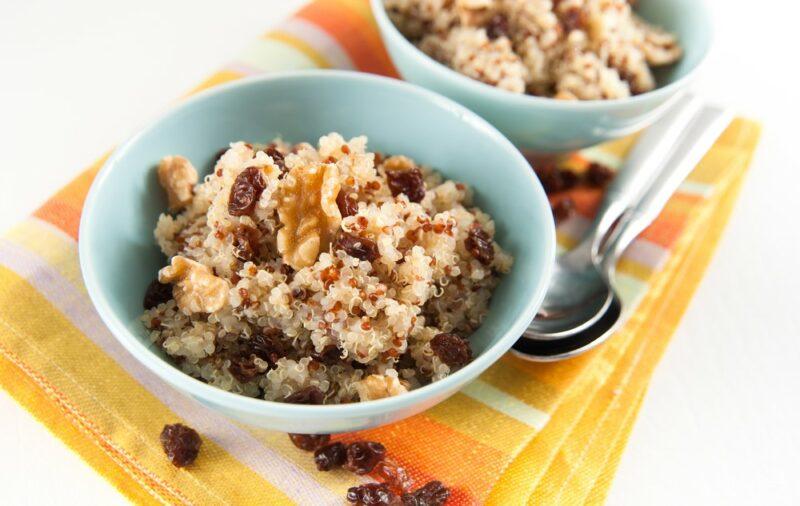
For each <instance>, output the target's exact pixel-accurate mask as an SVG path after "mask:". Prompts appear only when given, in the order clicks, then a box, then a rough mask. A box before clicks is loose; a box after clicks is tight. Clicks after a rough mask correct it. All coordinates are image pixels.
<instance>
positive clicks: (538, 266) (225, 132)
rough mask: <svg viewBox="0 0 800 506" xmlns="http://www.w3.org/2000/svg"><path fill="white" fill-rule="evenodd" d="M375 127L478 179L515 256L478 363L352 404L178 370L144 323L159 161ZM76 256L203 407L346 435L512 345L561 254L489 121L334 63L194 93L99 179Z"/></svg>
mask: <svg viewBox="0 0 800 506" xmlns="http://www.w3.org/2000/svg"><path fill="white" fill-rule="evenodd" d="M332 131H338V132H340V133H341V134H343V135H344V136H345V137H348V136H355V135H360V134H365V135H368V136H369V146H370V148H371V149H373V150H380V151H384V152H389V153H403V154H407V155H409V156H411V157H413V158H415V159H416V160H419V161H420V162H424V163H426V164H430V165H432V166H433V167H435V168H436V169H438V170H440V171H441V172H442V173H443V174H444V175H445V176H447V177H449V178H454V179H458V180H461V181H464V182H466V183H468V184H470V185H471V186H472V187H473V188H474V189H475V194H476V197H475V201H476V204H477V205H478V206H480V207H481V208H483V209H484V210H485V211H487V212H489V213H490V214H491V215H492V216H493V217H494V219H495V221H496V223H497V240H498V241H499V242H500V244H502V245H503V246H504V247H505V248H506V249H507V250H509V251H510V252H511V254H512V255H513V256H514V257H515V262H514V267H513V269H512V271H511V273H510V274H508V275H506V276H505V277H504V278H503V280H502V282H501V284H500V286H499V287H498V289H497V291H496V292H495V294H494V299H493V300H492V304H491V309H490V312H489V315H488V316H487V318H486V321H485V322H484V324H483V325H482V326H481V328H480V329H479V330H478V331H477V332H476V333H475V334H474V335H473V336H472V338H471V340H472V344H473V347H474V350H475V352H476V358H475V360H474V361H473V362H472V363H471V364H469V365H467V366H466V367H464V368H463V369H461V370H459V371H458V372H456V373H455V374H452V375H451V376H449V377H448V378H445V379H444V380H442V381H438V382H436V383H433V384H431V385H428V386H425V387H423V388H420V389H417V390H414V391H412V392H410V393H408V394H405V395H401V396H398V397H393V398H390V399H382V400H377V401H369V402H363V403H356V404H343V405H332V406H302V405H293V404H282V403H276V402H268V401H264V400H259V399H251V398H248V397H243V396H240V395H235V394H232V393H229V392H225V391H223V390H219V389H217V388H215V387H212V386H209V385H207V384H205V383H202V382H200V381H198V380H196V379H194V378H192V377H190V376H188V375H186V374H184V373H182V372H181V371H180V370H179V369H177V368H176V367H174V366H173V365H172V364H171V363H170V362H169V361H168V360H167V359H166V357H165V355H164V354H163V353H162V352H161V351H160V350H159V349H158V348H157V347H154V346H153V345H151V343H150V341H149V339H148V336H147V333H146V332H145V330H144V328H143V327H142V325H141V323H140V322H139V316H140V314H141V313H142V296H143V294H144V290H145V287H146V286H147V284H148V283H149V282H150V281H151V280H152V279H153V278H154V277H155V275H156V272H157V271H158V269H159V268H160V267H162V266H163V265H165V263H166V259H165V258H164V256H163V255H162V254H161V253H160V251H159V250H158V248H157V247H156V245H155V242H154V239H153V227H154V226H155V222H156V218H157V217H158V215H159V213H161V212H162V211H164V209H166V204H167V203H166V199H165V196H164V192H163V190H162V189H161V188H160V187H159V185H158V182H157V180H156V173H155V166H156V164H157V163H158V161H159V159H160V158H161V157H163V156H165V155H169V154H181V155H184V156H186V157H188V158H189V159H190V160H192V161H193V162H194V164H195V165H196V166H197V167H198V168H204V169H207V170H209V171H210V168H211V164H212V160H213V158H214V154H215V153H216V152H217V150H219V149H220V147H222V146H226V145H227V144H228V143H229V142H231V141H234V140H239V139H246V140H252V141H267V140H269V139H272V138H273V137H275V136H277V135H281V136H283V137H284V138H285V139H287V140H289V141H304V140H308V141H312V142H316V140H317V139H318V138H319V137H320V136H322V135H324V134H326V133H329V132H332ZM79 253H80V261H81V269H82V271H83V277H84V281H85V283H86V287H87V289H88V291H89V295H90V296H91V298H92V301H93V302H94V304H95V307H96V308H97V311H98V312H99V313H100V316H101V317H102V319H103V321H104V322H105V323H106V325H108V327H109V329H111V332H112V333H113V334H114V335H115V336H116V338H117V339H119V341H120V342H121V343H122V344H123V345H124V346H125V348H127V349H128V351H130V353H132V354H133V355H134V356H135V357H136V358H137V359H138V360H139V361H140V362H141V363H142V364H144V365H145V366H147V367H148V368H149V369H150V370H152V371H153V372H154V373H155V374H157V375H158V376H160V377H161V378H162V379H163V380H165V381H166V382H168V383H170V384H171V385H172V386H174V387H175V388H177V389H178V390H180V391H182V392H184V393H186V394H188V395H191V396H192V397H194V398H195V399H197V400H198V401H200V402H201V403H203V404H205V405H206V406H208V407H210V408H212V409H215V410H218V411H220V412H222V413H224V414H226V415H228V416H230V417H233V418H236V419H238V420H241V421H244V422H246V423H250V424H253V425H257V426H261V427H265V428H269V429H276V430H281V431H286V432H304V433H320V432H326V433H327V432H342V431H352V430H358V429H363V428H367V427H371V426H375V425H379V424H385V423H389V422H392V421H395V420H398V419H400V418H404V417H407V416H410V415H413V414H416V413H419V412H421V411H423V410H425V409H428V408H430V407H431V406H433V405H434V404H436V403H438V402H440V401H442V400H444V399H445V398H447V397H448V396H449V395H452V394H453V393H454V392H456V391H457V390H458V389H459V388H461V387H462V386H463V385H464V384H465V383H467V382H469V381H470V380H472V379H474V378H476V377H477V376H478V375H479V374H480V373H481V372H482V371H484V370H485V369H486V368H487V367H489V366H490V365H491V364H492V363H493V362H494V361H496V360H497V359H498V358H499V357H500V356H501V355H502V354H503V353H505V352H506V351H507V350H508V349H509V348H510V347H511V345H512V344H513V343H514V341H515V340H516V339H517V338H518V337H519V336H520V335H521V334H522V331H523V330H524V328H525V327H526V325H527V324H528V323H529V322H530V320H531V319H532V318H533V315H534V313H535V311H536V309H537V308H538V306H539V303H540V302H541V300H542V298H543V296H544V291H545V287H546V286H547V281H548V278H549V275H550V267H551V265H552V263H553V259H554V255H555V232H554V227H553V220H552V217H551V212H550V207H549V205H548V202H547V199H546V197H545V194H544V191H543V190H542V187H541V186H540V185H539V182H538V180H537V179H536V178H535V177H534V175H533V173H532V171H531V169H530V166H529V165H528V163H527V162H526V161H525V159H524V158H523V157H522V156H521V155H520V153H519V152H518V151H517V150H516V149H515V148H514V146H513V145H512V144H511V143H510V142H508V140H506V139H505V138H504V137H503V136H502V135H500V133H499V132H498V131H497V130H495V129H494V128H493V127H492V126H490V125H489V124H488V123H486V122H485V121H484V120H482V119H481V118H479V117H478V116H476V115H475V114H473V113H471V112H470V111H468V110H466V109H465V108H463V107H461V106H460V105H458V104H456V103H454V102H452V101H450V100H448V99H446V98H443V97H440V96H438V95H436V94H434V93H432V92H429V91H427V90H424V89H421V88H417V87H415V86H412V85H409V84H406V83H403V82H401V81H396V80H391V79H386V78H381V77H375V76H370V75H366V74H357V73H351V72H336V71H309V72H296V73H286V74H273V75H270V76H267V77H260V78H254V79H246V80H242V81H237V82H234V83H231V84H227V85H223V86H219V87H217V88H214V89H212V90H209V91H207V92H204V93H201V94H199V95H197V96H196V97H194V98H192V99H190V100H188V101H186V102H184V103H183V104H181V105H180V106H178V107H177V108H175V109H174V110H172V111H170V112H169V113H167V114H166V115H165V116H163V117H162V118H161V119H159V120H158V121H156V122H155V123H154V124H153V125H152V126H150V127H148V128H146V129H145V130H143V131H142V132H141V133H139V134H138V135H136V136H134V137H133V138H132V139H131V140H129V141H128V142H127V143H125V144H124V145H123V146H121V147H120V148H119V149H117V151H116V152H115V153H114V154H113V156H112V157H111V158H110V159H109V160H108V162H106V164H105V166H104V167H103V169H102V170H101V171H100V174H99V175H98V176H97V178H96V179H95V181H94V184H93V185H92V189H91V191H90V192H89V196H88V198H87V200H86V204H85V207H84V210H83V217H82V219H81V227H80V241H79Z"/></svg>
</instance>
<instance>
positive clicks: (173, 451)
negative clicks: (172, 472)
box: [160, 423, 203, 467]
mask: <svg viewBox="0 0 800 506" xmlns="http://www.w3.org/2000/svg"><path fill="white" fill-rule="evenodd" d="M160 439H161V446H163V447H164V453H166V454H167V457H168V458H169V460H170V461H171V462H172V465H174V466H175V467H184V466H188V465H189V464H191V463H192V462H194V461H195V459H196V458H197V454H198V453H199V452H200V445H201V444H202V443H203V441H202V440H201V439H200V435H199V434H198V433H197V431H196V430H194V429H192V428H191V427H187V426H185V425H183V424H180V423H176V424H172V425H165V426H164V429H163V430H162V431H161V437H160Z"/></svg>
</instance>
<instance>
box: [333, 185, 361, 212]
mask: <svg viewBox="0 0 800 506" xmlns="http://www.w3.org/2000/svg"><path fill="white" fill-rule="evenodd" d="M353 193H354V192H353V189H352V188H342V189H341V190H340V191H339V195H337V196H336V205H337V206H338V207H339V213H340V214H341V215H342V218H347V217H348V216H353V215H354V214H356V213H357V212H358V199H357V198H355V197H353Z"/></svg>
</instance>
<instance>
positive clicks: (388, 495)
mask: <svg viewBox="0 0 800 506" xmlns="http://www.w3.org/2000/svg"><path fill="white" fill-rule="evenodd" d="M347 500H348V501H350V502H351V503H353V504H355V505H357V506H387V505H392V504H398V501H397V496H396V495H394V494H393V493H392V491H391V490H389V487H388V486H387V485H386V484H385V483H365V484H363V485H359V486H357V487H351V488H349V489H348V490H347Z"/></svg>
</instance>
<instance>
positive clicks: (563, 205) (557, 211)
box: [552, 197, 575, 222]
mask: <svg viewBox="0 0 800 506" xmlns="http://www.w3.org/2000/svg"><path fill="white" fill-rule="evenodd" d="M552 208H553V218H555V220H556V222H561V221H564V220H566V219H567V218H569V217H570V216H572V213H573V212H575V201H574V200H572V198H570V197H565V198H563V199H559V201H558V202H556V203H555V204H553V206H552Z"/></svg>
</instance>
